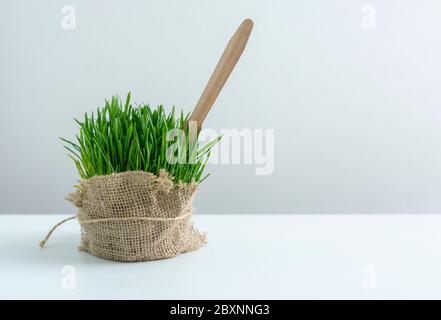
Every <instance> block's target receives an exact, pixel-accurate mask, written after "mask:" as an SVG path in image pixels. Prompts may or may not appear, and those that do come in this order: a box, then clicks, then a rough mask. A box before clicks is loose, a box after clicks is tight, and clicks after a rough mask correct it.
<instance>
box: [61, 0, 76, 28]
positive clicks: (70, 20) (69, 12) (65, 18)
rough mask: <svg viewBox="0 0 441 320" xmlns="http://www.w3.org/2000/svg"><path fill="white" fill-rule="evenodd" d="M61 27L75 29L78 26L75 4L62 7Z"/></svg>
mask: <svg viewBox="0 0 441 320" xmlns="http://www.w3.org/2000/svg"><path fill="white" fill-rule="evenodd" d="M61 28H63V29H64V30H75V29H76V28H77V15H76V10H75V7H74V6H72V5H65V6H63V7H62V8H61Z"/></svg>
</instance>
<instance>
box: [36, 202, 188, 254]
mask: <svg viewBox="0 0 441 320" xmlns="http://www.w3.org/2000/svg"><path fill="white" fill-rule="evenodd" d="M189 215H191V210H189V211H188V212H187V213H186V214H183V215H181V216H179V217H176V218H150V217H121V218H101V219H90V220H79V221H80V224H89V223H99V222H108V221H131V220H143V221H159V222H161V221H163V222H165V221H178V220H181V219H184V218H187V217H188V216H189ZM75 218H77V216H76V215H75V216H73V217H69V218H66V219H63V220H61V221H60V222H58V223H57V224H56V225H54V226H53V227H52V229H51V230H49V232H48V233H47V235H46V237H45V238H44V239H43V240H41V241H40V248H44V247H45V245H46V242H47V241H48V240H49V238H50V237H51V235H52V233H53V232H54V231H55V229H57V228H58V227H59V226H61V225H62V224H63V223H65V222H67V221H69V220H73V219H75Z"/></svg>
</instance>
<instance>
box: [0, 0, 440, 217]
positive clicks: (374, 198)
mask: <svg viewBox="0 0 441 320" xmlns="http://www.w3.org/2000/svg"><path fill="white" fill-rule="evenodd" d="M64 5H73V6H74V7H75V9H76V24H77V28H76V29H75V30H64V29H63V28H62V27H61V20H62V17H63V15H62V12H61V9H62V7H63V6H64ZM366 5H373V6H374V8H375V9H376V29H374V30H365V29H363V28H362V26H361V22H362V19H363V13H362V9H363V8H364V7H365V6H366ZM244 17H251V18H253V19H254V21H255V29H254V31H253V34H252V37H251V40H250V42H249V46H248V48H247V50H246V52H245V54H244V56H243V57H242V60H241V61H240V62H239V64H238V66H237V69H236V70H235V72H234V73H233V75H232V77H231V79H230V80H229V82H228V83H227V85H226V86H225V88H224V91H223V92H222V94H221V96H220V97H219V99H218V100H217V103H216V105H215V107H214V110H213V112H212V113H211V114H210V115H209V117H208V119H207V122H206V125H207V126H209V127H211V128H214V129H220V128H262V129H274V130H275V171H274V173H273V174H272V175H269V176H256V175H255V170H254V167H253V166H250V165H212V166H211V167H210V168H208V170H209V171H210V172H211V173H212V176H211V177H210V178H209V182H206V183H204V184H203V186H202V187H201V189H200V193H199V195H198V197H197V200H196V207H197V211H198V212H199V213H238V212H244V213H362V212H363V213H386V212H391V213H404V212H406V213H426V212H441V201H440V189H441V188H440V181H441V180H440V179H441V143H440V141H441V125H440V120H441V118H440V117H441V108H440V101H441V99H440V98H441V90H440V83H441V72H440V71H441V59H440V57H441V46H440V31H441V19H440V18H441V2H440V1H436V0H432V1H427V0H423V1H421V0H420V1H416V0H399V1H398V0H396V1H392V0H387V1H378V0H365V1H359V0H334V1H329V0H315V1H306V0H304V1H288V0H286V1H281V0H279V1H274V0H272V1H269V0H268V1H263V0H262V1H256V0H255V1H251V0H248V1H244V0H242V1H237V0H229V1H225V0H223V1H203V0H186V1H170V0H167V1H113V0H112V1H109V0H106V1H90V0H81V1H80V0H72V1H69V0H65V1H48V0H45V1H23V0H18V1H17V0H6V1H5V0H3V1H2V2H1V5H0V48H1V50H0V106H1V107H0V108H1V116H0V150H1V151H0V153H1V156H0V178H1V179H0V212H1V213H71V212H74V211H75V210H74V208H73V207H71V206H70V205H69V204H68V203H66V202H65V201H64V200H63V197H64V195H65V194H66V193H68V192H69V191H71V190H72V185H73V184H74V183H75V180H76V179H77V174H76V171H75V169H74V167H73V165H72V163H71V162H70V160H69V159H68V158H67V157H66V155H65V152H64V151H63V149H62V148H61V145H60V142H59V140H58V138H57V137H58V136H65V137H73V135H74V134H75V132H76V126H75V124H74V122H73V121H72V118H73V117H79V116H81V115H82V114H83V112H84V111H90V110H92V109H94V108H95V107H97V106H98V105H100V104H101V103H102V102H103V100H104V99H105V98H108V97H110V96H111V95H112V94H120V95H125V94H126V93H127V91H129V90H131V91H132V96H133V97H134V100H135V101H139V102H150V103H151V104H159V103H163V104H165V105H167V106H171V105H173V104H176V105H177V106H179V107H182V108H184V109H185V110H186V111H190V110H191V109H192V108H193V106H194V105H195V103H196V101H197V99H198V97H199V94H200V92H201V90H202V89H203V87H204V85H205V82H206V81H207V79H208V77H209V75H210V73H211V71H212V69H213V68H214V66H215V64H216V61H217V59H218V57H219V55H220V53H221V52H222V50H223V48H224V46H225V44H226V42H227V41H228V39H229V37H230V35H231V34H232V32H233V31H234V30H235V28H236V27H237V26H238V24H239V23H240V21H241V20H242V19H243V18H244Z"/></svg>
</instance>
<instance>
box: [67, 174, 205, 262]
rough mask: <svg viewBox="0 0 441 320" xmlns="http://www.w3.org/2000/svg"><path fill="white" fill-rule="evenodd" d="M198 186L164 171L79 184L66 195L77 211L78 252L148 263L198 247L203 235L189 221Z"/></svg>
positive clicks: (88, 180) (107, 177) (124, 175)
mask: <svg viewBox="0 0 441 320" xmlns="http://www.w3.org/2000/svg"><path fill="white" fill-rule="evenodd" d="M196 190H197V184H196V183H188V184H182V183H181V184H176V183H173V181H172V180H171V179H169V177H168V176H167V174H166V173H165V172H161V173H160V174H159V176H156V175H153V174H151V173H148V172H142V171H131V172H124V173H116V174H112V175H106V176H95V177H92V178H90V179H85V180H81V181H80V186H79V188H78V189H77V191H76V192H74V193H71V194H70V195H69V196H68V198H67V199H68V200H70V201H71V202H72V203H73V204H74V205H75V206H76V207H78V215H77V217H78V221H79V223H80V225H81V246H80V249H82V250H84V251H88V252H90V253H91V254H93V255H95V256H98V257H101V258H104V259H109V260H115V261H146V260H156V259H163V258H169V257H173V256H176V255H178V254H180V253H183V252H187V251H192V250H196V249H198V248H200V247H201V246H202V245H203V244H205V243H206V241H207V240H206V236H205V234H201V233H199V232H198V231H197V230H196V229H194V228H193V226H192V224H191V223H190V218H191V210H192V202H193V197H194V195H195V193H196Z"/></svg>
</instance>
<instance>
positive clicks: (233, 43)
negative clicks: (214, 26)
mask: <svg viewBox="0 0 441 320" xmlns="http://www.w3.org/2000/svg"><path fill="white" fill-rule="evenodd" d="M252 29H253V21H252V20H251V19H245V20H244V21H243V22H242V23H241V25H240V26H239V28H238V29H237V30H236V32H235V33H234V35H233V36H232V37H231V39H230V41H229V42H228V45H227V47H226V48H225V50H224V52H223V54H222V56H221V57H220V59H219V62H218V63H217V66H216V68H215V69H214V71H213V74H212V75H211V78H210V80H209V81H208V83H207V86H206V87H205V89H204V91H203V92H202V95H201V97H200V98H199V101H198V103H197V104H196V107H195V108H194V110H193V112H192V114H191V116H190V118H189V119H188V121H196V124H197V127H198V129H200V128H201V126H202V123H203V121H204V119H205V117H206V116H207V114H208V112H209V111H210V109H211V107H212V106H213V103H214V101H215V100H216V98H217V96H218V95H219V92H220V91H221V90H222V88H223V86H224V84H225V82H226V81H227V79H228V77H229V76H230V74H231V72H232V71H233V69H234V67H235V65H236V63H237V61H238V60H239V58H240V56H241V55H242V52H243V50H244V49H245V46H246V44H247V42H248V39H249V37H250V34H251V30H252Z"/></svg>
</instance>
